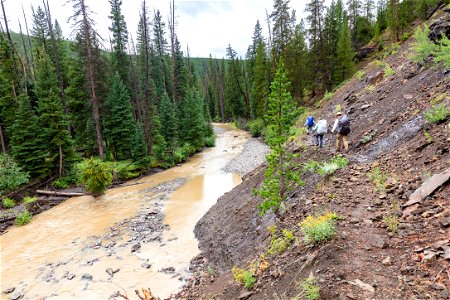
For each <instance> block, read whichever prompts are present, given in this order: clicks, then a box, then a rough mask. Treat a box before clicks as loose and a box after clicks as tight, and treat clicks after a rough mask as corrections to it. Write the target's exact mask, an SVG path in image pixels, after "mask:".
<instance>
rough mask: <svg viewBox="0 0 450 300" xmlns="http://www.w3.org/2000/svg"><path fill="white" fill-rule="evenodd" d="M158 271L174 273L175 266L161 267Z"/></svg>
mask: <svg viewBox="0 0 450 300" xmlns="http://www.w3.org/2000/svg"><path fill="white" fill-rule="evenodd" d="M160 272H163V273H166V274H173V273H175V268H174V267H167V268H162V269H161V271H160Z"/></svg>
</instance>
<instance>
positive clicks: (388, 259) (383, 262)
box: [382, 256, 392, 266]
mask: <svg viewBox="0 0 450 300" xmlns="http://www.w3.org/2000/svg"><path fill="white" fill-rule="evenodd" d="M382 264H383V265H385V266H390V265H392V258H391V257H390V256H388V257H386V258H385V259H383V261H382Z"/></svg>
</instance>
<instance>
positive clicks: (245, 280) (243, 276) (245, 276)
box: [231, 266, 256, 290]
mask: <svg viewBox="0 0 450 300" xmlns="http://www.w3.org/2000/svg"><path fill="white" fill-rule="evenodd" d="M231 272H232V273H233V277H234V280H236V281H237V282H239V283H241V284H242V285H244V287H245V288H246V289H248V290H251V289H252V288H253V286H254V285H255V283H256V277H255V275H254V274H253V273H252V272H251V271H248V270H245V269H240V268H238V267H236V266H235V267H233V269H231Z"/></svg>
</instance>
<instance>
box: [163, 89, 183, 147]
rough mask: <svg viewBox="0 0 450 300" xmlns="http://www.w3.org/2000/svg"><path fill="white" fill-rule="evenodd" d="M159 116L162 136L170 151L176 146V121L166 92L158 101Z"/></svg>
mask: <svg viewBox="0 0 450 300" xmlns="http://www.w3.org/2000/svg"><path fill="white" fill-rule="evenodd" d="M159 118H160V121H161V133H162V135H163V136H164V139H165V141H166V142H167V146H168V148H169V150H170V151H173V149H174V148H175V147H176V146H177V139H178V122H177V113H176V108H175V107H174V104H173V103H172V102H171V101H170V99H169V96H168V95H167V93H164V95H163V96H162V97H161V101H160V102H159Z"/></svg>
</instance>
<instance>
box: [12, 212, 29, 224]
mask: <svg viewBox="0 0 450 300" xmlns="http://www.w3.org/2000/svg"><path fill="white" fill-rule="evenodd" d="M32 217H33V215H32V214H31V213H30V212H29V211H27V210H25V211H24V212H21V213H19V214H18V215H16V220H15V221H14V224H16V225H19V226H23V225H25V224H28V223H30V221H31V218H32Z"/></svg>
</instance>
